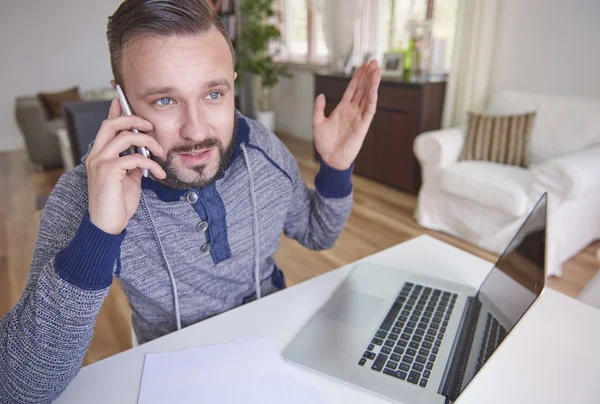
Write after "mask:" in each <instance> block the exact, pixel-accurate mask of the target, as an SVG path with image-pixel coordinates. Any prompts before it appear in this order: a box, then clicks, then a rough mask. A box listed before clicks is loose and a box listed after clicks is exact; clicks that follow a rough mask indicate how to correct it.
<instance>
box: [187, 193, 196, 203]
mask: <svg viewBox="0 0 600 404" xmlns="http://www.w3.org/2000/svg"><path fill="white" fill-rule="evenodd" d="M185 199H187V201H188V202H189V203H196V201H197V200H198V194H197V193H195V192H190V193H189V194H187V196H186V197H185Z"/></svg>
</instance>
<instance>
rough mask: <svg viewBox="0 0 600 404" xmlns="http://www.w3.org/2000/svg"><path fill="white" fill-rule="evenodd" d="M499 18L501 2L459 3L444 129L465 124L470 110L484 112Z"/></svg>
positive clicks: (475, 0)
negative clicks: (499, 3)
mask: <svg viewBox="0 0 600 404" xmlns="http://www.w3.org/2000/svg"><path fill="white" fill-rule="evenodd" d="M497 15H498V0H460V1H459V4H458V14H457V18H456V37H455V41H454V43H455V45H454V53H453V56H452V58H453V61H452V70H451V72H450V77H449V78H448V87H447V88H446V100H445V102H444V114H443V118H442V126H443V127H444V128H451V127H456V126H462V125H464V124H465V122H466V114H467V111H478V110H482V109H483V108H484V107H485V105H486V103H487V100H488V97H489V91H490V81H491V71H492V57H493V51H494V43H495V37H496V21H497Z"/></svg>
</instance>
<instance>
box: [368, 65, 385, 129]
mask: <svg viewBox="0 0 600 404" xmlns="http://www.w3.org/2000/svg"><path fill="white" fill-rule="evenodd" d="M381 75H382V71H381V69H380V68H377V69H376V70H375V72H374V73H373V77H372V78H371V80H370V82H371V83H370V88H369V90H368V94H367V96H366V97H365V106H364V108H363V118H366V119H372V118H373V116H374V115H375V110H376V109H377V91H378V90H379V83H380V82H381Z"/></svg>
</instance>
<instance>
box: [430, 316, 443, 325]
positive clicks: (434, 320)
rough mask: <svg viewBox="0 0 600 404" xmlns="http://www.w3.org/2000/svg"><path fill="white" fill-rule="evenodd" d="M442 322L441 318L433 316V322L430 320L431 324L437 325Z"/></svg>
mask: <svg viewBox="0 0 600 404" xmlns="http://www.w3.org/2000/svg"><path fill="white" fill-rule="evenodd" d="M441 322H442V318H441V317H440V316H435V317H434V318H433V320H431V324H439V323H441Z"/></svg>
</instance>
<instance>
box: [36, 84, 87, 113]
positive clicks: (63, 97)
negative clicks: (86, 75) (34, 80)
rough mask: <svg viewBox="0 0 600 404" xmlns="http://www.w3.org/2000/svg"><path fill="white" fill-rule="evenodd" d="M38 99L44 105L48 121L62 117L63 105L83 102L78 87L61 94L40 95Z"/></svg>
mask: <svg viewBox="0 0 600 404" xmlns="http://www.w3.org/2000/svg"><path fill="white" fill-rule="evenodd" d="M38 98H39V99H40V102H41V103H42V106H43V108H44V112H45V113H46V118H48V119H56V118H60V117H61V116H62V112H61V110H60V104H61V103H63V102H70V101H82V99H81V96H80V95H79V87H77V86H75V87H73V88H71V89H68V90H65V91H61V92H59V93H39V94H38Z"/></svg>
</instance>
